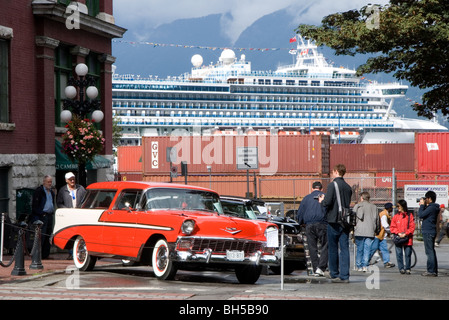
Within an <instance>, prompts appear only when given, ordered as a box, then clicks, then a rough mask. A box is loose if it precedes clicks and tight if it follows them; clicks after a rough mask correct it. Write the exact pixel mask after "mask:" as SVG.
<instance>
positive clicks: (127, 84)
mask: <svg viewBox="0 0 449 320" xmlns="http://www.w3.org/2000/svg"><path fill="white" fill-rule="evenodd" d="M295 40H296V43H297V48H296V50H291V51H290V52H289V53H290V54H293V55H294V56H295V58H296V59H295V60H296V63H295V64H293V65H285V66H280V67H279V68H278V69H277V70H276V71H253V70H252V69H251V62H250V61H247V60H246V57H245V55H241V56H240V58H238V57H236V54H235V52H234V51H233V50H231V49H224V50H223V51H222V53H221V56H220V58H219V61H218V62H217V63H216V64H212V63H211V64H210V65H205V64H203V58H202V57H201V56H200V55H198V54H196V55H194V56H193V57H192V58H191V62H192V64H193V67H192V70H191V72H190V73H186V74H183V75H181V76H176V77H168V78H167V79H159V78H158V77H148V78H146V79H144V78H141V77H140V76H135V75H120V74H116V73H115V72H114V74H113V81H112V98H113V114H114V117H115V118H116V119H117V121H118V124H119V125H120V126H121V127H122V129H123V135H122V141H121V144H122V145H140V144H141V137H142V136H163V135H249V134H260V135H268V134H278V135H281V134H283V135H299V134H323V135H329V136H330V138H331V142H332V143H399V142H413V139H414V133H415V132H420V131H426V132H429V131H446V130H447V128H446V127H444V126H442V125H440V124H438V123H437V122H436V121H432V120H418V119H407V118H403V117H399V116H398V115H397V114H396V112H395V111H394V109H393V104H394V101H395V99H397V98H403V97H404V96H405V94H406V92H407V89H408V87H407V86H406V85H403V84H400V83H378V82H370V81H366V80H364V79H363V78H360V77H357V76H356V72H355V70H351V69H348V68H343V67H335V66H333V65H332V64H330V63H328V62H327V61H326V58H325V57H324V56H323V55H322V54H321V53H320V52H319V51H318V48H317V46H316V45H315V44H314V43H313V42H312V41H310V40H305V39H304V38H302V37H301V36H300V35H297V36H296V38H295Z"/></svg>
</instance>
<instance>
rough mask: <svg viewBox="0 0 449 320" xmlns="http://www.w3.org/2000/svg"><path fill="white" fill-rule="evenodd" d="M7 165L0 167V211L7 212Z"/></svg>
mask: <svg viewBox="0 0 449 320" xmlns="http://www.w3.org/2000/svg"><path fill="white" fill-rule="evenodd" d="M8 171H9V168H8V167H0V213H1V212H9V210H8V206H9V197H8Z"/></svg>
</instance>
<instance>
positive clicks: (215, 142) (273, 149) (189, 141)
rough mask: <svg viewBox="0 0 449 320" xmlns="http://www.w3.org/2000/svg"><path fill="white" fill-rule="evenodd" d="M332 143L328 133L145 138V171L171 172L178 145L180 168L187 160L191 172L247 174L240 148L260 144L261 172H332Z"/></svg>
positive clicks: (143, 157) (258, 146) (156, 172)
mask: <svg viewBox="0 0 449 320" xmlns="http://www.w3.org/2000/svg"><path fill="white" fill-rule="evenodd" d="M329 144H330V140H329V137H327V136H309V135H300V136H278V135H268V136H261V135H253V136H184V137H143V138H142V146H143V149H142V154H143V156H142V159H143V172H144V175H160V174H165V173H169V172H170V164H169V162H168V161H167V148H169V147H172V148H173V147H174V148H176V152H175V154H176V159H174V160H173V164H174V165H176V166H177V168H178V171H180V163H181V162H182V161H186V162H187V165H188V172H189V173H208V166H210V169H211V172H212V173H227V174H242V175H243V174H246V170H238V169H237V163H236V149H237V148H239V147H257V148H258V149H257V151H258V161H259V168H258V169H256V170H255V171H256V172H257V173H259V174H262V175H273V174H328V173H329ZM251 171H253V170H251Z"/></svg>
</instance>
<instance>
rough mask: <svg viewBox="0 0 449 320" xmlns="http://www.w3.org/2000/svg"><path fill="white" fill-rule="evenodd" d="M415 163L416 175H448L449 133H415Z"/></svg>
mask: <svg viewBox="0 0 449 320" xmlns="http://www.w3.org/2000/svg"><path fill="white" fill-rule="evenodd" d="M415 161H416V163H415V167H416V172H417V173H418V174H423V173H434V174H445V173H449V133H447V132H425V133H416V134H415Z"/></svg>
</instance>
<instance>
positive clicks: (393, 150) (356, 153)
mask: <svg viewBox="0 0 449 320" xmlns="http://www.w3.org/2000/svg"><path fill="white" fill-rule="evenodd" d="M339 163H342V164H344V165H345V166H346V171H347V172H384V171H386V172H390V171H391V170H392V169H393V168H395V169H396V170H397V171H414V144H413V143H395V144H333V145H332V146H331V149H330V166H331V168H333V167H334V166H335V165H336V164H339Z"/></svg>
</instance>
